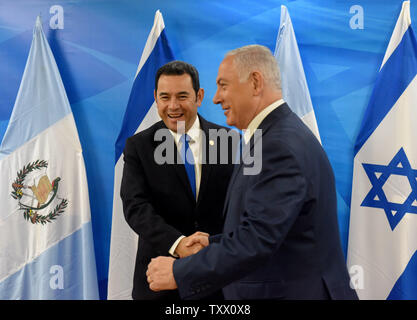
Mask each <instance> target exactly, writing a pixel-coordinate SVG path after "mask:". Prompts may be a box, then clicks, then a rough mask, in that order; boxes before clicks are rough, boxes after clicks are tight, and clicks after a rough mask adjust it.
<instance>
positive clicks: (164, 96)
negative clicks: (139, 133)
mask: <svg viewBox="0 0 417 320" xmlns="http://www.w3.org/2000/svg"><path fill="white" fill-rule="evenodd" d="M154 96H155V101H156V104H157V106H158V113H159V116H160V117H161V119H162V120H163V121H164V123H165V125H166V126H167V128H168V129H170V130H172V131H174V132H177V123H178V122H180V121H182V122H183V124H184V123H185V131H188V129H190V127H191V126H192V125H193V123H194V121H195V119H196V117H197V108H198V107H199V106H200V105H201V102H202V101H203V97H204V90H203V89H200V90H199V91H198V93H197V96H196V94H195V91H194V89H193V85H192V82H191V76H190V75H189V74H187V73H185V74H183V75H179V76H177V75H173V76H171V75H161V77H160V78H159V79H158V91H155V92H154Z"/></svg>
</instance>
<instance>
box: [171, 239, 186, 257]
mask: <svg viewBox="0 0 417 320" xmlns="http://www.w3.org/2000/svg"><path fill="white" fill-rule="evenodd" d="M183 238H185V236H181V237H179V238H178V239H177V241H175V242H174V244H173V245H172V247H171V249H169V251H168V252H169V254H170V255H171V256H173V257H175V258H179V256H178V255H177V254H176V253H175V249H177V246H178V244H179V243H180V241H181V240H182V239H183Z"/></svg>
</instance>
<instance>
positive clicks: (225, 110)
mask: <svg viewBox="0 0 417 320" xmlns="http://www.w3.org/2000/svg"><path fill="white" fill-rule="evenodd" d="M229 110H230V107H227V108H223V111H224V115H225V116H227V114H228V113H229Z"/></svg>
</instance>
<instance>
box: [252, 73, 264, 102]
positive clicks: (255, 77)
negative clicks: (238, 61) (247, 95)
mask: <svg viewBox="0 0 417 320" xmlns="http://www.w3.org/2000/svg"><path fill="white" fill-rule="evenodd" d="M250 78H251V81H252V88H253V90H254V95H255V96H257V95H259V94H260V93H261V91H262V89H263V87H264V77H263V75H262V73H260V72H259V71H253V72H252V73H251V74H250Z"/></svg>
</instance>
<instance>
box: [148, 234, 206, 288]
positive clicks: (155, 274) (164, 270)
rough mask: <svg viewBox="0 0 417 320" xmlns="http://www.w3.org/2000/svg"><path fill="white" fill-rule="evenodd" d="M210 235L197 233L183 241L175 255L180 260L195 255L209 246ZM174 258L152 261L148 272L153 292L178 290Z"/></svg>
mask: <svg viewBox="0 0 417 320" xmlns="http://www.w3.org/2000/svg"><path fill="white" fill-rule="evenodd" d="M208 237H209V234H207V233H205V232H200V231H197V232H196V233H194V234H192V235H191V236H188V237H185V238H183V239H181V241H180V242H179V244H178V246H177V248H176V249H175V253H176V254H178V255H179V256H180V258H184V257H187V256H189V255H192V254H195V253H197V252H198V251H200V250H201V249H203V248H204V247H207V246H208V245H209V240H208ZM174 261H175V259H174V258H171V257H157V258H154V259H152V260H151V262H150V263H149V265H148V270H147V271H146V277H147V281H148V283H149V288H150V289H151V290H152V291H162V290H173V289H176V288H177V283H176V282H175V278H174V273H173V265H174Z"/></svg>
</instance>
